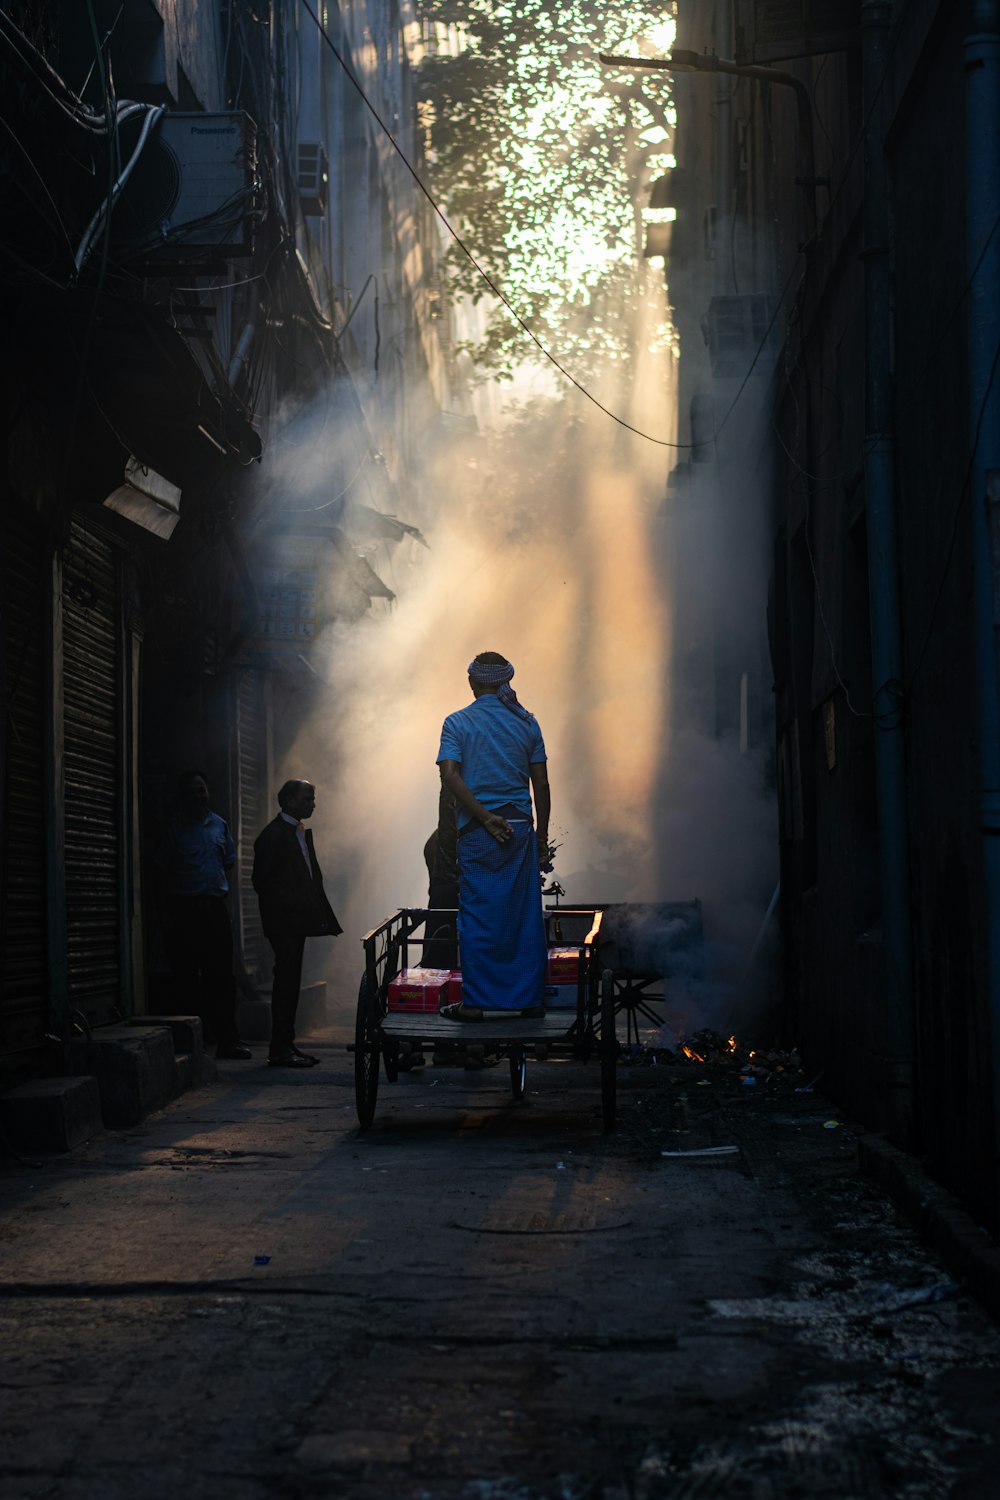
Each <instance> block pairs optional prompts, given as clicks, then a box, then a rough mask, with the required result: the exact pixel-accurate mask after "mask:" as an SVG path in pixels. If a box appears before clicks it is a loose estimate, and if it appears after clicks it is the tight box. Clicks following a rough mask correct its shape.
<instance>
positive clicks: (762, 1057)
mask: <svg viewBox="0 0 1000 1500" xmlns="http://www.w3.org/2000/svg"><path fill="white" fill-rule="evenodd" d="M622 1061H623V1062H624V1063H625V1064H626V1066H631V1067H649V1066H656V1065H657V1064H664V1063H668V1064H669V1063H673V1064H678V1065H680V1066H681V1067H694V1068H700V1069H701V1068H707V1069H710V1070H712V1071H713V1072H720V1073H731V1074H732V1073H735V1074H738V1075H739V1076H740V1078H741V1080H742V1082H743V1083H744V1084H745V1085H746V1086H747V1087H754V1086H756V1085H760V1084H768V1083H772V1082H775V1081H777V1080H779V1079H789V1078H794V1079H796V1080H798V1079H799V1078H801V1076H802V1072H803V1068H802V1059H801V1058H800V1056H799V1054H798V1051H797V1050H796V1049H795V1048H794V1047H792V1048H791V1049H790V1050H786V1049H783V1048H778V1047H772V1048H768V1049H766V1050H765V1049H761V1048H756V1047H749V1046H743V1045H741V1044H740V1043H739V1042H738V1041H737V1039H736V1037H735V1036H728V1037H724V1036H722V1035H721V1034H720V1033H719V1032H717V1031H713V1030H712V1029H711V1028H710V1027H705V1028H704V1029H703V1030H701V1031H696V1032H695V1033H694V1034H693V1035H692V1036H690V1037H687V1038H685V1039H683V1040H681V1041H676V1042H674V1043H673V1045H669V1046H668V1045H666V1044H664V1043H658V1042H652V1043H646V1044H643V1043H641V1042H637V1043H635V1045H634V1046H632V1047H630V1048H628V1049H627V1050H626V1049H623V1055H622Z"/></svg>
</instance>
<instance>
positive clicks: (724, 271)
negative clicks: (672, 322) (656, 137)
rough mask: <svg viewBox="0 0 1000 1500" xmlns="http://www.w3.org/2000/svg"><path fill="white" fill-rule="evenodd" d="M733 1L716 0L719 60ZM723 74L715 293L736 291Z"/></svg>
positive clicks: (728, 38)
mask: <svg viewBox="0 0 1000 1500" xmlns="http://www.w3.org/2000/svg"><path fill="white" fill-rule="evenodd" d="M732 29H733V26H732V0H715V52H716V56H720V57H729V56H730V55H731V54H732V50H733V49H732ZM735 86H736V85H735V84H734V83H731V82H730V80H729V79H728V78H727V77H726V76H725V74H724V73H719V74H717V76H716V81H715V183H716V187H715V203H716V208H715V290H716V292H717V293H718V294H720V295H722V296H724V295H725V294H726V293H727V292H731V291H732V290H733V280H734V278H733V271H734V267H733V264H732V256H733V243H734V242H733V230H732V217H733V211H734V207H735V204H734V198H735V194H734V191H733V89H734V88H735Z"/></svg>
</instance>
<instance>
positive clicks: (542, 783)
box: [528, 760, 552, 865]
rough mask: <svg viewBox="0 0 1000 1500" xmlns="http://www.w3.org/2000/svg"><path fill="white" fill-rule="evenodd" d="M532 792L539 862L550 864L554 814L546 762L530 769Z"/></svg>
mask: <svg viewBox="0 0 1000 1500" xmlns="http://www.w3.org/2000/svg"><path fill="white" fill-rule="evenodd" d="M528 775H529V776H530V778H531V791H532V795H533V797H534V799H535V838H536V840H537V842H538V862H539V864H542V865H547V864H548V862H549V816H550V814H551V812H552V794H551V792H550V791H549V768H548V766H547V764H546V763H545V761H544V760H540V761H536V762H535V764H533V765H530V766H529V767H528Z"/></svg>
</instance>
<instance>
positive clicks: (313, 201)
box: [298, 141, 330, 219]
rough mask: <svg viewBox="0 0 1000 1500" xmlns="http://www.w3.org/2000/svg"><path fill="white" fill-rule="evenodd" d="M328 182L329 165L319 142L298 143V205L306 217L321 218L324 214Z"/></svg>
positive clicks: (324, 150) (324, 148)
mask: <svg viewBox="0 0 1000 1500" xmlns="http://www.w3.org/2000/svg"><path fill="white" fill-rule="evenodd" d="M329 182H330V163H329V160H328V159H327V154H326V147H325V146H324V145H323V143H322V142H321V141H300V142H299V149H298V183H299V203H300V204H301V206H302V212H303V213H304V214H305V215H306V216H307V217H312V218H316V219H318V218H321V217H322V216H323V214H325V213H326V191H327V187H328V185H329Z"/></svg>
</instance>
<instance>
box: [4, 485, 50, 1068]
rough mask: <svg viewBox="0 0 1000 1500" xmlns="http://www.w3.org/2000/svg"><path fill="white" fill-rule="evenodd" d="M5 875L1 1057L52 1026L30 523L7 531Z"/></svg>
mask: <svg viewBox="0 0 1000 1500" xmlns="http://www.w3.org/2000/svg"><path fill="white" fill-rule="evenodd" d="M2 544H3V553H4V556H3V617H4V626H3V628H4V654H3V699H4V705H5V723H4V734H3V740H4V760H3V851H2V854H3V868H2V891H0V905H2V913H3V943H2V946H0V976H2V980H0V1052H13V1051H17V1050H19V1049H21V1048H24V1047H33V1046H36V1045H37V1044H38V1043H39V1042H40V1041H41V1040H42V1038H43V1036H44V1033H45V1030H46V1020H47V999H46V995H47V987H48V958H47V951H46V929H47V910H46V879H45V866H46V796H45V783H46V776H45V707H44V705H45V655H44V642H45V630H44V626H43V618H42V611H43V609H44V608H45V607H46V600H47V597H48V594H47V590H46V589H45V587H44V577H43V561H44V558H45V551H44V548H43V546H42V542H41V538H40V536H38V535H37V534H36V532H35V529H34V528H33V527H32V525H31V523H30V520H29V518H27V517H20V516H18V515H16V514H15V513H13V512H8V513H7V515H6V518H5V522H4V527H3V533H2Z"/></svg>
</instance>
